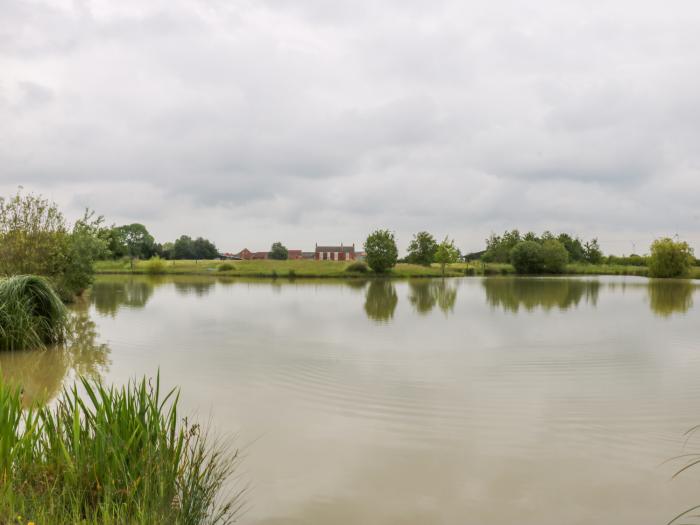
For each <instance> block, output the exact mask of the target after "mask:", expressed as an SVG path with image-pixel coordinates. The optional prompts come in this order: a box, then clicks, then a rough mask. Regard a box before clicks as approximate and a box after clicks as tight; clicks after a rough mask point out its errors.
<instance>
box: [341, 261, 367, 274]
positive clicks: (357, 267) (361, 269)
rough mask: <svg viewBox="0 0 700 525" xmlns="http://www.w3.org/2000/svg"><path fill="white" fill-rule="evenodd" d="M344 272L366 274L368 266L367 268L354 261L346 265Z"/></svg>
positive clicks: (360, 262) (363, 264)
mask: <svg viewBox="0 0 700 525" xmlns="http://www.w3.org/2000/svg"><path fill="white" fill-rule="evenodd" d="M345 271H346V272H356V273H367V272H369V266H367V265H366V264H365V263H363V262H362V261H355V262H354V263H352V264H350V265H348V267H347V268H345Z"/></svg>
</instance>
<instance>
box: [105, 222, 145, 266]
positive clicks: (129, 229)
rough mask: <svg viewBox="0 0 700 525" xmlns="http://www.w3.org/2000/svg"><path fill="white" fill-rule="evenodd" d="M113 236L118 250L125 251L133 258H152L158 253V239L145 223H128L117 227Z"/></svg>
mask: <svg viewBox="0 0 700 525" xmlns="http://www.w3.org/2000/svg"><path fill="white" fill-rule="evenodd" d="M115 230H116V231H115V233H114V234H113V235H112V238H113V239H115V243H116V245H117V248H116V250H117V252H115V256H117V255H119V252H124V254H125V255H128V256H129V257H131V258H132V259H150V258H151V257H153V256H154V255H155V254H156V241H155V239H154V238H153V236H152V235H151V234H150V233H148V230H147V229H146V227H145V226H144V225H143V224H139V223H133V224H126V225H124V226H119V227H118V228H115Z"/></svg>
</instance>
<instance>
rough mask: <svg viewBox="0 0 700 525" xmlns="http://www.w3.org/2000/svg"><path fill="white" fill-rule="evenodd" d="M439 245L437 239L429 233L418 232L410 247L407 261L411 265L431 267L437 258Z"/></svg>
mask: <svg viewBox="0 0 700 525" xmlns="http://www.w3.org/2000/svg"><path fill="white" fill-rule="evenodd" d="M437 248H438V245H437V242H436V241H435V238H434V237H433V236H432V235H430V234H429V233H428V232H418V233H416V234H415V235H414V236H413V240H411V243H410V244H409V245H408V257H406V261H407V262H409V263H411V264H422V265H423V266H430V265H431V264H432V263H433V260H434V258H435V252H436V251H437Z"/></svg>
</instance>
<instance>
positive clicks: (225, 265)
mask: <svg viewBox="0 0 700 525" xmlns="http://www.w3.org/2000/svg"><path fill="white" fill-rule="evenodd" d="M217 269H218V270H219V271H220V272H229V271H231V270H235V269H236V267H235V266H233V264H231V263H227V262H225V263H221V264H220V265H219V267H218V268H217Z"/></svg>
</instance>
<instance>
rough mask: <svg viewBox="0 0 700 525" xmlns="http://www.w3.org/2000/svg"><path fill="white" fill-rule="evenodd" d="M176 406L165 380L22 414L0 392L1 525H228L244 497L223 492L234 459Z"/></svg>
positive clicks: (6, 390) (5, 388)
mask: <svg viewBox="0 0 700 525" xmlns="http://www.w3.org/2000/svg"><path fill="white" fill-rule="evenodd" d="M178 400H179V393H178V392H177V391H176V390H171V391H169V392H167V393H165V394H163V393H162V392H161V388H160V380H159V378H156V379H155V381H154V382H151V381H148V380H146V379H145V378H144V379H142V380H140V381H138V382H130V383H129V384H128V385H127V386H125V387H121V388H114V387H106V386H104V385H103V384H102V383H100V382H98V381H90V380H87V379H80V381H79V383H78V384H76V385H73V386H72V387H71V388H68V389H65V390H64V391H63V393H62V395H61V396H60V397H59V399H58V400H57V402H56V403H55V404H54V405H53V406H52V407H48V406H31V407H29V408H27V409H24V410H23V407H22V399H21V394H20V393H19V391H18V390H17V389H16V388H13V387H12V386H9V385H5V384H2V383H0V523H10V522H14V521H13V520H16V517H17V516H22V519H23V520H26V521H34V522H35V523H37V524H50V523H90V524H93V523H96V524H108V523H110V524H111V523H115V524H116V523H120V524H121V523H130V524H131V523H149V524H152V523H168V524H183V525H190V524H191V525H195V524H225V523H231V522H232V521H233V520H234V518H235V516H236V513H237V512H238V511H239V510H240V508H241V504H240V499H241V492H240V491H238V492H233V493H231V494H230V495H229V496H223V495H222V493H223V490H224V489H225V485H226V483H227V480H229V478H230V476H231V475H232V473H233V470H234V467H235V466H236V464H237V461H238V458H237V453H231V452H229V449H228V448H227V447H226V446H223V445H221V444H220V443H213V442H211V441H210V440H209V439H208V438H207V435H206V433H205V432H203V431H202V429H201V427H200V426H198V425H196V424H189V423H188V422H187V420H186V419H184V420H182V421H181V420H180V419H179V415H178V410H177V406H178ZM26 521H25V523H26Z"/></svg>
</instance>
